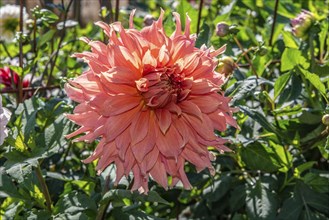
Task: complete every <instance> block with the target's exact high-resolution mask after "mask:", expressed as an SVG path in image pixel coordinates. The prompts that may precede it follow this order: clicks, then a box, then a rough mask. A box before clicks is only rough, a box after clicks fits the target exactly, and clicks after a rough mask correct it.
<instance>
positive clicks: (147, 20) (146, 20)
mask: <svg viewBox="0 0 329 220" xmlns="http://www.w3.org/2000/svg"><path fill="white" fill-rule="evenodd" d="M153 21H155V18H154V17H153V16H152V15H150V14H148V15H145V17H144V25H145V26H151V25H152V24H153Z"/></svg>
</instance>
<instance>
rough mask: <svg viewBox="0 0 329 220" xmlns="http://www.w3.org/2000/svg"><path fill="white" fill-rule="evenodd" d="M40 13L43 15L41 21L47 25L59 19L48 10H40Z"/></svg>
mask: <svg viewBox="0 0 329 220" xmlns="http://www.w3.org/2000/svg"><path fill="white" fill-rule="evenodd" d="M40 12H41V14H42V15H43V16H42V18H41V19H42V20H43V21H46V22H47V23H54V22H56V21H57V20H58V19H59V18H58V16H57V15H56V14H55V13H54V12H52V11H50V10H48V9H41V10H40Z"/></svg>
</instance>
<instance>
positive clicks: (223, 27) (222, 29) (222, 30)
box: [216, 22, 230, 37]
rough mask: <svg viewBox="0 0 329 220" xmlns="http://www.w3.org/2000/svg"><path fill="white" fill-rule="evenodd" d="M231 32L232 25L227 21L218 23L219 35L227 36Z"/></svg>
mask: <svg viewBox="0 0 329 220" xmlns="http://www.w3.org/2000/svg"><path fill="white" fill-rule="evenodd" d="M229 33H230V26H229V25H228V24H226V23H225V22H219V23H218V24H217V25H216V35H217V36H219V37H225V36H227V35H228V34H229Z"/></svg>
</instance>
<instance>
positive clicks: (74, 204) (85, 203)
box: [54, 191, 97, 218]
mask: <svg viewBox="0 0 329 220" xmlns="http://www.w3.org/2000/svg"><path fill="white" fill-rule="evenodd" d="M96 212H97V206H96V204H95V202H94V201H93V200H92V199H91V198H90V197H89V196H87V195H86V194H84V193H82V192H78V191H72V192H70V193H69V194H66V195H64V196H63V197H61V198H60V199H59V200H58V201H57V203H56V205H55V208H54V213H55V214H60V213H65V214H69V215H77V214H79V215H81V214H84V215H87V216H89V218H94V217H95V216H96Z"/></svg>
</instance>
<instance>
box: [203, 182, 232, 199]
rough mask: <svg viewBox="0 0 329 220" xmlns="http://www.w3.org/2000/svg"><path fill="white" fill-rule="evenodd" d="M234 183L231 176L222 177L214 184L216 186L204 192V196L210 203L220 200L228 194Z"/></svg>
mask: <svg viewBox="0 0 329 220" xmlns="http://www.w3.org/2000/svg"><path fill="white" fill-rule="evenodd" d="M231 183H232V177H231V176H222V177H221V178H220V179H219V180H217V181H216V182H215V183H214V186H212V185H211V186H209V187H208V188H206V189H205V190H204V191H203V194H204V195H205V196H206V197H207V199H208V200H209V201H210V202H215V201H218V200H220V199H221V198H222V197H223V196H224V195H225V194H226V193H228V191H229V189H230V187H231Z"/></svg>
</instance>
